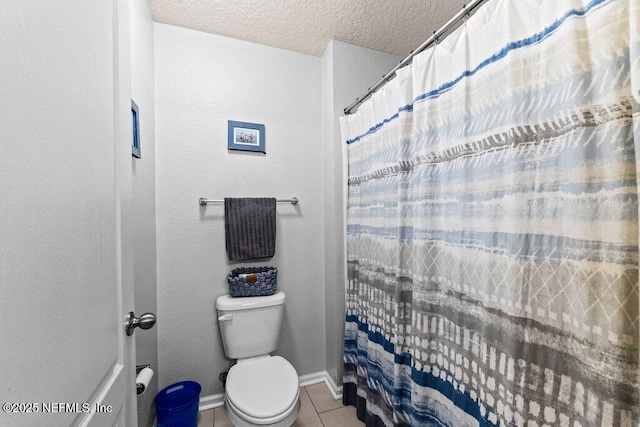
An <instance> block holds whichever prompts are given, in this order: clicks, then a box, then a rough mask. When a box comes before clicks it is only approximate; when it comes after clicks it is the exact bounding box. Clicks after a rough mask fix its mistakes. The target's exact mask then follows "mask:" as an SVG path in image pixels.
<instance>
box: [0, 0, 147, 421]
mask: <svg viewBox="0 0 640 427" xmlns="http://www.w3.org/2000/svg"><path fill="white" fill-rule="evenodd" d="M128 8H129V6H128V2H127V0H86V1H69V0H64V1H50V0H27V1H16V2H3V4H2V12H1V13H0V403H1V404H3V407H2V410H0V426H68V425H96V426H111V425H122V426H133V425H135V424H136V408H135V391H134V390H135V384H134V383H135V380H134V376H135V367H134V366H132V363H133V362H132V361H133V360H135V358H133V357H132V356H133V355H132V352H133V349H134V345H133V344H134V341H133V339H134V337H127V336H126V335H125V333H124V317H125V315H126V313H127V312H129V311H130V310H133V298H132V286H133V285H132V283H133V280H132V250H131V243H132V242H131V237H130V236H131V230H130V229H128V228H127V226H128V224H130V222H131V221H130V218H129V217H128V215H130V211H131V208H130V205H131V176H130V175H131V163H130V162H131V147H130V144H131V116H130V114H131V106H130V105H131V104H130V96H129V91H130V88H129V78H130V77H129V62H130V59H129V11H128Z"/></svg>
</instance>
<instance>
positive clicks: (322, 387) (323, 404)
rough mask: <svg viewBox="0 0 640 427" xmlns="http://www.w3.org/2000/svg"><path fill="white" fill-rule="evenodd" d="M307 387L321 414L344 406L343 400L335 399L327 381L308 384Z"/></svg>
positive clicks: (314, 404)
mask: <svg viewBox="0 0 640 427" xmlns="http://www.w3.org/2000/svg"><path fill="white" fill-rule="evenodd" d="M305 388H306V389H307V393H309V397H310V398H311V401H312V402H313V406H314V407H315V408H316V411H317V412H318V413H319V414H321V413H323V412H326V411H331V410H332V409H336V408H340V407H342V400H339V399H338V400H335V399H334V398H333V396H332V395H331V393H330V392H329V389H328V388H327V386H326V384H325V383H318V384H313V385H308V386H306V387H305Z"/></svg>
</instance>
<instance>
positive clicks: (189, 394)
mask: <svg viewBox="0 0 640 427" xmlns="http://www.w3.org/2000/svg"><path fill="white" fill-rule="evenodd" d="M201 389H202V387H200V384H198V383H197V382H195V381H183V382H180V383H176V384H171V385H170V386H169V387H165V388H164V389H162V391H161V392H160V393H158V394H157V395H156V398H155V399H154V402H155V404H156V416H157V417H158V427H197V426H198V403H199V402H200V390H201Z"/></svg>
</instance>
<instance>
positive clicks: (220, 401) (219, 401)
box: [198, 393, 224, 411]
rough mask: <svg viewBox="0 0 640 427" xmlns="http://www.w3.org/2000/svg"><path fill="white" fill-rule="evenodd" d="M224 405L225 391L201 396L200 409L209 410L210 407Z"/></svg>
mask: <svg viewBox="0 0 640 427" xmlns="http://www.w3.org/2000/svg"><path fill="white" fill-rule="evenodd" d="M222 405H224V393H220V394H214V395H212V396H205V397H201V398H200V404H199V405H198V411H207V410H209V409H213V408H217V407H219V406H222Z"/></svg>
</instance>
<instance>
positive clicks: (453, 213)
mask: <svg viewBox="0 0 640 427" xmlns="http://www.w3.org/2000/svg"><path fill="white" fill-rule="evenodd" d="M639 39H640V2H639V1H638V0H592V1H588V0H518V1H513V0H489V1H488V2H487V3H485V4H484V5H483V6H481V8H480V9H479V10H478V12H477V13H476V14H475V15H473V16H472V17H471V18H469V19H468V21H467V22H465V23H464V24H463V25H461V26H460V28H459V29H458V30H456V31H455V32H454V33H452V34H451V35H450V36H448V37H447V38H446V39H444V40H441V41H440V42H439V43H438V44H436V45H435V46H434V47H432V48H430V49H429V50H427V51H425V52H422V53H421V54H419V55H417V56H416V57H415V58H414V60H413V63H412V65H410V66H408V67H406V68H404V69H402V70H399V71H398V73H397V76H396V78H395V79H393V80H392V81H390V82H389V83H388V84H387V85H386V86H385V87H384V88H383V89H382V90H380V91H378V92H377V93H376V94H374V95H373V96H372V97H371V98H370V100H368V101H367V102H366V103H364V104H363V105H362V106H361V107H360V108H359V110H358V112H357V113H355V114H353V115H350V116H346V117H344V118H343V119H342V133H343V138H344V140H345V141H347V144H348V148H347V151H348V202H347V250H348V284H347V301H346V308H347V313H346V327H345V329H346V331H345V350H344V370H345V374H344V387H343V399H344V403H345V404H351V405H354V406H356V408H357V414H358V417H359V418H360V419H362V420H365V421H366V424H367V426H378V425H388V426H389V425H396V426H406V425H412V426H428V425H438V426H440V425H446V426H455V427H457V426H473V425H516V426H543V425H558V426H585V427H586V426H634V427H635V426H638V425H639V423H640V399H639V393H640V391H639V388H640V369H639V339H640V335H639V306H640V296H639V289H638V240H639V235H638V232H639V230H638V182H637V176H638V165H639V164H640V162H639V161H638V155H637V149H638V143H640V109H639V101H640V92H639V90H640V40H639Z"/></svg>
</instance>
